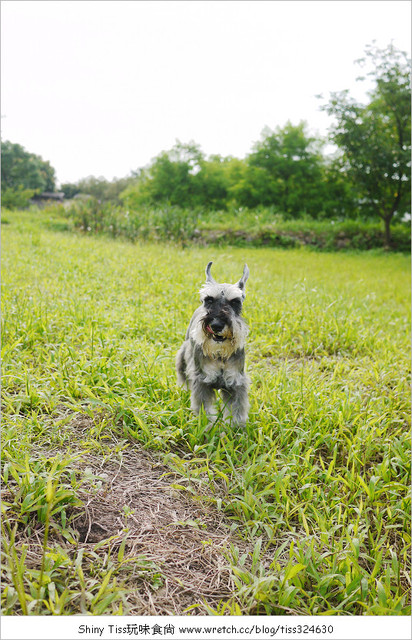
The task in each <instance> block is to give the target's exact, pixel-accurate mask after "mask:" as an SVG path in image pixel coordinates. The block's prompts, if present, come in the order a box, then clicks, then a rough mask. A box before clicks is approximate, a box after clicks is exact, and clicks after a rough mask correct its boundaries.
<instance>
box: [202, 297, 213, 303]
mask: <svg viewBox="0 0 412 640" xmlns="http://www.w3.org/2000/svg"><path fill="white" fill-rule="evenodd" d="M214 301H215V299H214V298H212V296H206V298H205V299H204V303H205V304H213V303H214Z"/></svg>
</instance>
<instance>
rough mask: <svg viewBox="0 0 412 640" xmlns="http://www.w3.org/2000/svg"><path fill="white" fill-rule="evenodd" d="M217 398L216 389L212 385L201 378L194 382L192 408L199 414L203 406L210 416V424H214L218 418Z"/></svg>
mask: <svg viewBox="0 0 412 640" xmlns="http://www.w3.org/2000/svg"><path fill="white" fill-rule="evenodd" d="M215 400H216V395H215V390H214V389H213V388H212V387H210V386H209V385H208V384H205V383H204V382H201V381H200V380H196V381H195V382H194V383H193V385H192V395H191V405H190V408H191V409H192V411H193V412H194V413H195V414H196V415H199V413H200V409H201V407H202V406H203V408H204V410H205V413H206V415H207V417H208V418H209V423H210V425H212V424H213V423H214V422H215V420H216V418H217V412H216V407H215Z"/></svg>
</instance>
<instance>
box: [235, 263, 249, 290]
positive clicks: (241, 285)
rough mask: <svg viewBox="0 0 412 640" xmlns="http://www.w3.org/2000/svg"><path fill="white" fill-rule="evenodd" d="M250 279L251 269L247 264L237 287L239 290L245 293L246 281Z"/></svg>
mask: <svg viewBox="0 0 412 640" xmlns="http://www.w3.org/2000/svg"><path fill="white" fill-rule="evenodd" d="M248 277H249V267H248V266H247V264H245V266H244V267H243V275H242V277H241V278H240V280H239V282H238V283H237V286H238V287H239V289H242V291H243V292H244V291H245V284H246V280H247V279H248Z"/></svg>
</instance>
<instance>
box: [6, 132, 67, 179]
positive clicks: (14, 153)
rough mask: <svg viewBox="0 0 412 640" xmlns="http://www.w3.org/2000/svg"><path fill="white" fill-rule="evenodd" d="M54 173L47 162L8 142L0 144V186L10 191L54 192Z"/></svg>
mask: <svg viewBox="0 0 412 640" xmlns="http://www.w3.org/2000/svg"><path fill="white" fill-rule="evenodd" d="M55 182H56V178H55V171H54V169H53V167H52V166H51V165H50V163H49V162H47V161H45V160H43V159H42V158H41V157H40V156H37V155H35V154H34V153H29V152H28V151H26V150H25V149H24V147H22V146H21V145H19V144H14V143H12V142H9V141H8V140H6V141H4V142H2V143H1V184H2V188H8V189H12V190H15V191H17V190H19V188H20V190H22V189H28V190H33V191H35V192H41V191H54V189H55Z"/></svg>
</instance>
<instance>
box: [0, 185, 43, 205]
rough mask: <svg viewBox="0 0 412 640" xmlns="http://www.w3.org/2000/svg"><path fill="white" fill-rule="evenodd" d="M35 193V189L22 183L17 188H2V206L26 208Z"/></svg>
mask: <svg viewBox="0 0 412 640" xmlns="http://www.w3.org/2000/svg"><path fill="white" fill-rule="evenodd" d="M34 193H35V191H34V190H33V189H25V188H24V187H23V186H22V185H20V186H19V187H17V188H15V189H13V188H11V187H6V188H5V189H2V190H1V206H2V207H4V208H6V209H24V208H25V207H28V206H29V203H30V198H32V197H33V196H34Z"/></svg>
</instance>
